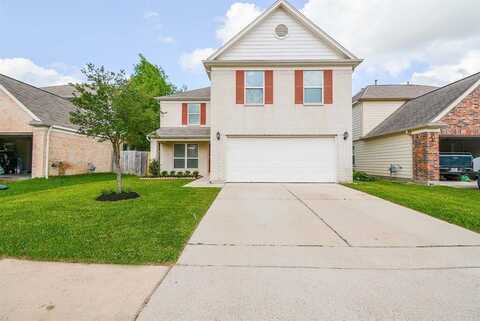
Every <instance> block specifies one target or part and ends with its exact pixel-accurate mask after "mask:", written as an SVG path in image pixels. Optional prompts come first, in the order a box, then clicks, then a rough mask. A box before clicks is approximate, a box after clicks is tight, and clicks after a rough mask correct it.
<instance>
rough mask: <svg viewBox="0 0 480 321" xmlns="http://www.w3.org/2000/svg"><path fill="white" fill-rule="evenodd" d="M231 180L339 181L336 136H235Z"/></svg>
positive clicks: (230, 150)
mask: <svg viewBox="0 0 480 321" xmlns="http://www.w3.org/2000/svg"><path fill="white" fill-rule="evenodd" d="M226 167H227V181H230V182H335V181H336V150H335V140H334V139H333V138H288V139H287V138H231V139H229V140H228V142H227V163H226Z"/></svg>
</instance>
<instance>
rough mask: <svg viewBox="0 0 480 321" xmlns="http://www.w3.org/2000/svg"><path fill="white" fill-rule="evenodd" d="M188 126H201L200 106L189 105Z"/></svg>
mask: <svg viewBox="0 0 480 321" xmlns="http://www.w3.org/2000/svg"><path fill="white" fill-rule="evenodd" d="M188 124H189V125H200V104H188Z"/></svg>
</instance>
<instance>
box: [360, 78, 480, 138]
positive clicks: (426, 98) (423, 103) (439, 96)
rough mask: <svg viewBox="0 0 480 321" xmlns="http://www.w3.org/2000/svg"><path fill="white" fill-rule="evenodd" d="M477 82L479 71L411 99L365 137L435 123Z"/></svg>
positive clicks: (477, 83) (479, 79)
mask: <svg viewBox="0 0 480 321" xmlns="http://www.w3.org/2000/svg"><path fill="white" fill-rule="evenodd" d="M479 84H480V72H479V73H476V74H474V75H471V76H469V77H466V78H463V79H461V80H458V81H456V82H453V83H451V84H448V85H446V86H444V87H441V88H438V89H436V90H433V91H431V92H429V93H427V94H425V95H422V96H420V97H417V98H415V99H412V100H410V101H408V102H406V103H405V104H403V105H402V106H401V107H400V108H399V109H397V110H396V111H395V112H394V113H393V114H392V115H390V116H389V117H388V118H387V119H385V120H384V121H383V122H382V123H380V124H379V125H378V126H377V127H375V128H374V129H373V130H372V131H371V132H370V133H368V135H366V136H365V138H370V137H376V136H383V135H387V134H393V133H397V132H401V131H405V130H410V129H417V128H422V127H427V126H432V125H435V122H437V121H438V120H437V119H436V118H437V116H439V115H441V114H442V112H444V111H445V110H447V109H448V108H449V107H451V106H452V105H453V104H454V103H456V100H458V99H459V98H461V97H462V95H464V94H465V93H466V92H467V91H468V90H469V89H471V88H472V87H474V85H475V86H478V85H479ZM453 107H455V106H453ZM438 125H441V124H438Z"/></svg>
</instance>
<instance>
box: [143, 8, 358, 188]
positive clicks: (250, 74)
mask: <svg viewBox="0 0 480 321" xmlns="http://www.w3.org/2000/svg"><path fill="white" fill-rule="evenodd" d="M360 63H361V60H360V59H358V58H356V57H355V56H354V55H353V54H352V53H350V52H349V51H348V50H346V49H345V48H344V47H342V46H341V45H340V44H339V43H338V42H336V41H335V40H334V39H333V38H331V37H330V36H328V35H327V34H326V33H325V32H324V31H323V30H321V29H320V28H318V26H316V25H315V24H314V23H313V22H311V21H310V20H308V19H307V18H306V17H305V16H304V15H303V14H302V13H300V12H299V11H298V10H297V9H296V8H295V7H293V6H292V5H290V4H289V3H288V2H287V1H283V0H279V1H276V2H275V3H274V4H273V5H272V6H271V7H270V8H269V9H267V10H265V11H264V12H263V13H262V14H261V15H260V16H259V17H258V18H257V19H256V20H255V21H253V22H252V23H251V24H249V25H248V26H247V27H246V28H244V29H243V30H242V31H240V32H239V33H238V34H237V35H235V36H234V37H233V38H232V39H231V40H230V41H228V42H227V43H226V44H225V45H224V46H223V47H221V48H220V49H218V50H217V51H216V52H215V53H214V54H212V55H211V56H210V57H209V58H208V59H206V60H205V61H204V66H205V69H206V71H207V74H208V76H209V78H210V80H211V87H209V88H202V89H197V90H193V91H187V92H184V93H180V94H176V95H173V96H167V97H160V98H159V100H160V110H161V116H160V128H159V129H158V130H157V131H156V132H155V133H154V134H152V135H151V155H152V157H153V158H155V159H158V160H159V161H160V166H161V169H162V170H167V171H171V170H175V171H185V170H189V171H194V170H198V171H199V172H200V173H201V174H202V175H203V176H205V177H208V178H209V179H210V180H211V181H226V182H348V181H351V180H352V163H351V159H352V134H351V133H352V109H351V86H352V73H353V71H354V69H355V67H356V66H357V65H358V64H360Z"/></svg>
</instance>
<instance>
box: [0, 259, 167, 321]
mask: <svg viewBox="0 0 480 321" xmlns="http://www.w3.org/2000/svg"><path fill="white" fill-rule="evenodd" d="M167 270H168V267H165V266H120V265H103V264H102V265H100V264H73V263H54V262H32V261H23V260H12V259H2V260H0V320H2V321H7V320H12V321H20V320H21V321H46V320H52V321H100V320H101V321H131V320H133V319H135V317H136V315H137V313H138V312H139V311H140V309H141V308H142V307H143V304H144V301H145V300H147V298H148V297H149V296H150V294H151V293H152V291H153V290H154V289H155V287H156V286H157V285H158V283H159V282H160V280H161V279H162V277H163V276H164V274H165V273H166V271H167Z"/></svg>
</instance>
